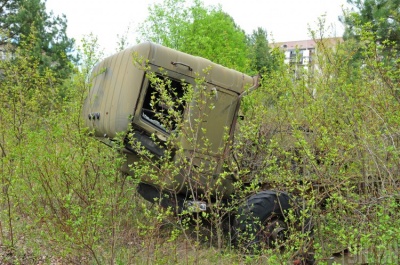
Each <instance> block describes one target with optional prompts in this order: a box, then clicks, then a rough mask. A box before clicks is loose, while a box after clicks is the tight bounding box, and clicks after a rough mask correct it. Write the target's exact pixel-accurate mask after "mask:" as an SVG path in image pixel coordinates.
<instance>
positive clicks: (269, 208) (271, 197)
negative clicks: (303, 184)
mask: <svg viewBox="0 0 400 265" xmlns="http://www.w3.org/2000/svg"><path fill="white" fill-rule="evenodd" d="M292 203H293V201H292V199H291V198H290V196H289V195H288V194H286V193H283V192H277V191H272V190H266V191H261V192H259V193H257V194H254V195H253V196H251V197H249V198H248V199H247V201H246V203H244V205H242V206H240V207H239V209H238V212H237V215H236V219H235V224H234V231H235V244H236V245H237V247H239V248H241V249H244V250H245V251H246V252H251V253H253V252H255V251H258V250H260V249H261V248H262V247H263V246H268V247H276V245H277V244H276V243H277V242H281V241H282V240H284V239H285V234H286V232H287V225H286V223H285V215H286V213H287V211H288V210H290V209H292V208H293V205H292Z"/></svg>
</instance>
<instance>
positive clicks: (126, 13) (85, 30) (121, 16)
mask: <svg viewBox="0 0 400 265" xmlns="http://www.w3.org/2000/svg"><path fill="white" fill-rule="evenodd" d="M155 2H162V0H95V1H94V0H68V1H65V0H47V2H46V3H47V4H46V6H47V10H48V11H53V12H54V14H55V15H60V14H65V15H66V16H67V19H68V28H67V34H68V37H70V38H75V39H76V40H77V42H79V41H80V40H81V39H82V37H83V36H84V35H88V34H90V33H93V34H94V35H96V36H97V37H98V39H99V43H100V45H101V47H102V48H103V49H104V51H105V53H106V55H108V54H111V53H113V52H114V51H115V49H116V47H117V41H118V39H119V37H118V36H122V35H124V34H125V33H126V32H128V41H129V44H135V43H136V35H135V31H136V28H137V26H138V24H139V23H141V22H143V21H144V19H145V18H146V17H147V15H148V6H149V5H150V4H152V3H155ZM203 3H204V4H205V5H206V6H208V5H218V4H221V6H222V10H223V11H225V12H226V13H228V14H229V15H230V16H232V17H233V19H234V20H235V22H236V24H238V25H239V26H240V27H241V28H242V29H244V30H245V31H246V33H248V34H251V33H252V32H253V30H255V29H257V28H258V27H262V28H264V29H265V30H267V32H268V34H269V41H270V42H271V41H275V42H281V41H295V40H305V39H310V35H309V30H308V28H309V27H311V28H313V29H316V27H317V21H318V18H319V17H321V16H322V15H324V14H325V15H326V24H327V25H328V26H330V27H329V30H328V34H329V36H341V35H342V34H343V26H342V25H341V23H340V22H338V16H340V15H342V7H347V5H346V0H245V1H243V0H235V1H233V0H203Z"/></svg>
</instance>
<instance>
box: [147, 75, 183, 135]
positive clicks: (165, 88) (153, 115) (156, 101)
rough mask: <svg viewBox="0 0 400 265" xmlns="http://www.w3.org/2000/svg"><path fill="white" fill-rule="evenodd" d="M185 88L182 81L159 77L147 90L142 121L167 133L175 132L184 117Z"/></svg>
mask: <svg viewBox="0 0 400 265" xmlns="http://www.w3.org/2000/svg"><path fill="white" fill-rule="evenodd" d="M185 87H186V85H185V83H183V82H182V81H180V80H175V79H170V78H166V77H163V76H157V77H156V78H155V80H153V81H152V82H149V85H148V87H147V89H146V95H145V98H144V101H143V107H142V112H141V116H142V119H143V120H145V121H146V122H148V123H150V124H151V125H153V126H155V127H157V128H158V129H161V130H162V131H164V132H166V133H170V132H171V131H173V130H175V129H176V126H177V124H178V122H179V120H180V119H181V118H182V115H183V110H184V102H183V100H182V97H183V94H184V90H185Z"/></svg>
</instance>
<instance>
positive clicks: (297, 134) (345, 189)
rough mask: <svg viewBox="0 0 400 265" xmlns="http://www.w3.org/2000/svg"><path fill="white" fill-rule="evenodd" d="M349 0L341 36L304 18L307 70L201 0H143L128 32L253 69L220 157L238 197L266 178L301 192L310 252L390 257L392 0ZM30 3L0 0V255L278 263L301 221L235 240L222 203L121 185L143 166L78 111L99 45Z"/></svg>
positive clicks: (398, 108)
mask: <svg viewBox="0 0 400 265" xmlns="http://www.w3.org/2000/svg"><path fill="white" fill-rule="evenodd" d="M349 2H350V3H352V4H353V7H354V10H347V11H345V12H344V14H343V17H342V18H341V20H342V22H343V23H344V25H345V26H346V31H345V34H344V36H343V39H344V40H343V41H341V42H338V43H337V44H336V45H335V46H332V45H330V44H329V43H327V42H326V39H325V37H328V36H326V34H325V25H324V19H323V18H321V19H320V24H319V25H318V27H317V28H316V29H310V33H311V34H312V36H313V38H314V40H315V41H316V43H317V50H318V53H317V54H316V57H315V58H314V64H315V65H318V67H315V68H314V71H307V70H305V69H303V70H300V71H299V70H298V69H295V66H294V65H288V64H285V63H284V56H283V54H282V52H281V51H280V50H279V49H278V48H273V46H272V45H271V44H272V43H270V42H269V39H268V35H267V30H266V29H263V28H258V29H256V30H255V31H254V32H253V33H252V34H250V35H246V34H245V33H244V31H243V30H242V29H240V27H238V26H237V25H236V24H235V21H233V19H232V18H231V17H230V16H229V14H227V13H225V12H224V11H223V10H222V9H221V8H220V7H212V6H204V5H203V3H202V2H201V0H193V1H184V0H167V1H164V2H163V3H162V4H154V5H152V6H150V7H149V16H148V18H147V19H146V20H145V21H143V23H142V24H141V26H140V28H139V29H138V35H139V39H138V42H141V41H145V40H150V41H153V42H156V43H159V44H162V45H165V46H168V47H171V48H174V49H177V50H180V51H183V52H186V53H190V54H193V55H197V56H201V57H205V58H207V59H210V60H212V61H213V62H216V63H219V64H222V65H224V66H227V67H230V68H234V69H236V70H238V71H241V72H244V73H246V74H249V75H256V74H260V76H261V86H260V87H259V88H258V89H257V90H255V91H253V92H252V93H249V94H248V95H246V96H245V97H244V98H243V102H242V106H241V110H240V112H241V115H242V116H243V117H244V119H242V120H240V121H239V123H240V124H239V125H240V129H239V130H238V131H237V133H236V135H235V142H234V143H232V150H233V151H232V152H233V154H232V159H231V160H232V161H231V160H229V161H227V162H226V167H227V168H228V169H231V170H232V171H234V172H235V174H237V175H238V176H239V178H240V179H251V183H253V184H254V185H251V186H250V187H249V188H248V189H247V190H246V191H245V192H244V193H243V194H241V195H243V196H242V197H246V196H248V195H249V194H252V193H255V192H256V191H258V190H259V189H260V188H261V185H259V184H260V183H269V185H270V186H271V187H272V188H274V189H277V190H283V191H286V192H290V193H295V194H296V196H298V197H299V198H301V199H302V201H303V202H304V206H303V214H304V215H305V216H307V218H312V220H313V223H314V230H313V241H311V242H312V249H313V252H314V254H315V255H314V258H315V260H316V261H317V262H318V264H327V263H328V258H329V257H331V256H332V254H333V253H336V252H340V251H342V250H344V249H346V250H347V251H349V252H351V253H354V254H359V258H360V260H358V261H357V263H356V264H359V263H362V262H364V263H370V264H398V263H399V260H400V257H399V255H400V254H399V253H400V252H399V243H400V239H399V236H398V235H399V234H400V212H399V199H400V196H399V192H400V184H399V181H400V177H399V175H400V172H399V170H400V159H399V155H400V150H399V144H400V138H399V137H400V115H399V113H400V86H399V81H400V68H399V63H400V57H399V56H400V53H399V43H400V25H399V23H400V13H399V11H400V9H399V6H400V1H398V0H365V1H356V0H349ZM45 5H46V3H45V1H42V0H0V52H1V54H0V55H1V58H0V59H1V60H0V188H1V193H0V263H1V264H107V263H108V264H214V263H218V264H266V263H267V264H293V260H295V259H296V255H297V254H298V249H299V248H301V247H302V246H304V244H305V242H310V237H311V235H310V234H304V233H299V232H298V231H293V233H292V234H291V235H290V236H289V237H288V239H287V240H286V241H285V242H284V244H283V245H284V246H285V247H284V249H279V248H265V249H263V250H262V251H261V252H260V253H259V255H243V253H242V251H241V249H240V247H237V246H234V245H232V244H231V241H230V236H231V235H229V234H228V235H227V234H225V233H223V230H224V228H223V227H222V219H223V218H224V216H225V215H226V212H224V210H223V209H222V210H221V209H218V211H215V214H213V215H212V216H211V218H210V219H209V220H210V221H209V222H208V223H206V224H204V223H203V222H204V221H203V220H202V219H201V218H195V217H193V216H192V217H181V218H178V217H176V216H174V215H173V214H172V213H171V212H169V211H168V210H163V209H160V208H159V207H158V205H157V204H150V203H149V202H147V201H145V200H143V199H142V198H141V197H140V196H139V195H138V194H137V193H136V185H137V184H138V182H140V173H141V172H145V170H148V169H146V167H140V166H138V168H136V170H137V172H138V177H137V178H132V177H128V176H124V175H122V174H121V173H120V171H119V168H120V165H121V163H122V159H123V158H122V157H121V156H120V154H119V153H118V152H117V151H116V150H113V149H112V148H108V147H107V146H105V145H103V144H101V143H99V142H97V141H96V140H95V139H93V138H92V137H89V134H90V132H89V131H88V129H87V128H85V127H84V126H83V121H82V117H81V108H82V104H83V100H84V99H85V97H86V94H87V92H88V89H89V87H90V78H89V75H90V71H91V69H92V67H93V66H94V65H95V64H96V63H97V62H99V61H100V60H101V59H103V55H102V52H101V47H99V46H98V44H97V43H96V36H92V35H88V36H87V38H86V39H84V40H83V41H82V45H81V46H80V47H75V46H74V42H75V40H73V39H71V38H69V37H68V36H67V35H66V28H67V25H68V23H67V18H66V17H56V16H54V15H52V14H48V13H47V12H46V8H45ZM178 5H179V6H182V8H180V9H177V8H174V7H175V6H178ZM116 46H117V50H121V49H124V48H125V47H126V39H124V37H122V38H121V39H120V40H118V42H117V43H116ZM132 63H133V62H132ZM294 71H296V73H297V74H296V75H294V74H293V73H294ZM238 197H240V196H238ZM242 199H243V198H242ZM189 219H190V220H189ZM188 220H189V221H188Z"/></svg>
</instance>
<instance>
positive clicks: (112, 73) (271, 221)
mask: <svg viewBox="0 0 400 265" xmlns="http://www.w3.org/2000/svg"><path fill="white" fill-rule="evenodd" d="M133 57H134V58H133ZM206 69H207V70H206ZM154 78H156V79H159V80H163V81H165V82H166V83H167V84H168V86H166V87H167V90H168V89H170V90H173V93H171V95H172V97H170V98H169V99H170V100H171V99H172V100H175V103H176V102H180V104H176V105H174V102H172V103H171V102H169V103H168V102H162V101H158V100H157V97H161V96H162V95H161V92H160V91H159V90H158V88H157V81H154ZM166 80H168V81H166ZM198 80H202V81H201V83H199V81H198ZM187 87H192V88H193V91H196V90H201V91H203V92H204V95H206V96H207V98H206V99H203V100H199V98H196V97H185V96H184V94H185V93H186V88H187ZM257 87H258V78H257V77H251V76H248V75H246V74H243V73H240V72H238V71H235V70H233V69H228V68H226V67H223V66H221V65H218V64H215V63H213V62H211V61H209V60H207V59H204V58H200V57H196V56H192V55H189V54H186V53H182V52H179V51H176V50H173V49H170V48H166V47H163V46H161V45H157V44H154V43H150V42H148V43H142V44H138V45H136V46H133V47H131V48H128V49H126V50H124V51H121V52H119V53H117V54H115V55H113V56H111V57H108V58H106V59H105V60H103V61H102V62H100V63H99V64H98V65H97V66H96V67H95V68H94V69H93V74H92V78H91V89H90V91H89V94H88V97H87V99H86V101H85V103H84V107H83V118H84V120H85V124H86V125H87V126H88V127H89V128H91V129H92V130H93V131H94V136H95V137H97V138H98V139H99V140H100V141H103V142H104V143H106V144H110V145H112V143H113V140H114V139H115V138H116V137H117V136H118V135H120V134H121V133H122V134H123V135H125V136H124V141H123V147H122V151H123V153H124V155H125V157H126V159H125V164H124V165H123V166H122V171H123V172H124V173H126V174H130V175H135V174H134V173H135V167H134V166H132V165H133V164H134V163H137V162H140V159H141V156H142V153H141V152H138V149H137V148H138V147H137V146H140V148H142V149H141V150H143V149H145V150H146V151H147V152H148V153H149V154H151V155H150V157H151V160H152V161H154V165H157V163H158V162H157V161H159V160H162V159H165V157H166V156H168V160H169V161H172V162H173V163H176V164H177V165H178V164H179V163H182V161H185V159H186V158H188V157H190V163H187V164H186V165H185V166H182V167H179V166H177V168H180V169H179V170H177V171H175V175H173V177H172V178H171V177H170V176H169V177H168V178H164V176H158V179H155V178H154V176H153V177H152V176H147V175H142V176H140V184H139V187H138V191H139V193H140V194H141V195H142V196H143V197H144V198H145V199H146V200H149V201H151V202H154V201H158V202H159V203H160V204H161V205H162V206H165V207H169V206H170V207H172V208H174V209H175V210H176V212H177V213H181V212H183V211H192V212H200V211H207V209H208V208H209V206H210V205H212V203H213V201H215V200H216V199H217V198H219V199H222V200H226V201H229V200H230V199H231V198H232V197H233V195H235V193H237V189H238V187H236V186H235V182H236V181H237V178H236V177H234V176H231V175H229V174H224V162H225V160H226V159H227V157H228V156H229V153H230V144H229V143H230V142H231V141H232V139H233V134H234V132H235V126H236V123H237V119H238V118H239V106H240V101H241V98H242V97H243V95H244V94H245V93H247V92H248V91H251V90H252V89H255V88H257ZM182 98H185V99H184V100H182ZM199 101H201V102H202V104H205V108H202V107H200V106H199V104H200V103H199ZM168 104H169V105H172V106H174V110H173V111H172V112H171V111H169V110H168V106H165V105H168ZM169 107H171V106H169ZM200 112H203V113H200ZM204 112H205V114H204ZM168 115H174V116H177V115H178V116H180V117H179V118H180V122H179V123H178V122H166V121H165V119H164V117H165V116H168ZM199 117H201V118H200V121H199ZM196 123H197V124H200V126H198V127H195V126H194V124H196ZM183 132H186V133H187V132H190V135H191V138H190V139H189V137H188V136H187V135H186V136H185V135H184V133H183ZM128 135H129V137H128ZM171 138H173V142H175V144H176V146H179V147H177V149H179V150H176V151H172V152H169V151H167V147H166V146H167V142H168V141H169V139H171ZM186 160H187V159H186ZM188 167H190V168H188ZM199 168H202V169H203V170H202V171H201V174H200V176H198V175H196V174H195V173H191V172H196V170H195V169H199ZM182 171H185V172H182ZM210 190H211V192H210ZM206 192H207V193H208V194H211V196H209V197H205V196H203V194H204V193H206ZM290 207H291V199H290V197H289V195H288V194H286V193H283V192H282V193H278V192H276V191H271V190H266V191H262V192H259V193H257V194H254V195H253V196H251V197H249V198H247V202H245V203H244V204H243V205H242V206H241V207H239V209H238V211H237V212H236V213H238V214H236V216H237V220H236V221H235V223H236V231H237V232H238V233H240V232H244V231H245V230H246V229H247V228H248V227H249V226H251V228H250V229H251V232H252V233H253V238H252V240H251V242H249V243H251V244H253V243H260V242H261V241H263V242H265V240H268V241H271V240H276V239H277V238H278V237H280V236H281V235H282V234H283V233H284V231H285V225H284V220H283V219H284V218H283V216H284V211H286V210H288V209H289V208H290ZM255 219H257V220H259V221H260V222H255V221H254V220H255ZM262 230H267V231H266V232H267V233H261V232H260V231H262ZM266 234H267V239H266V238H265V235H266Z"/></svg>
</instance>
